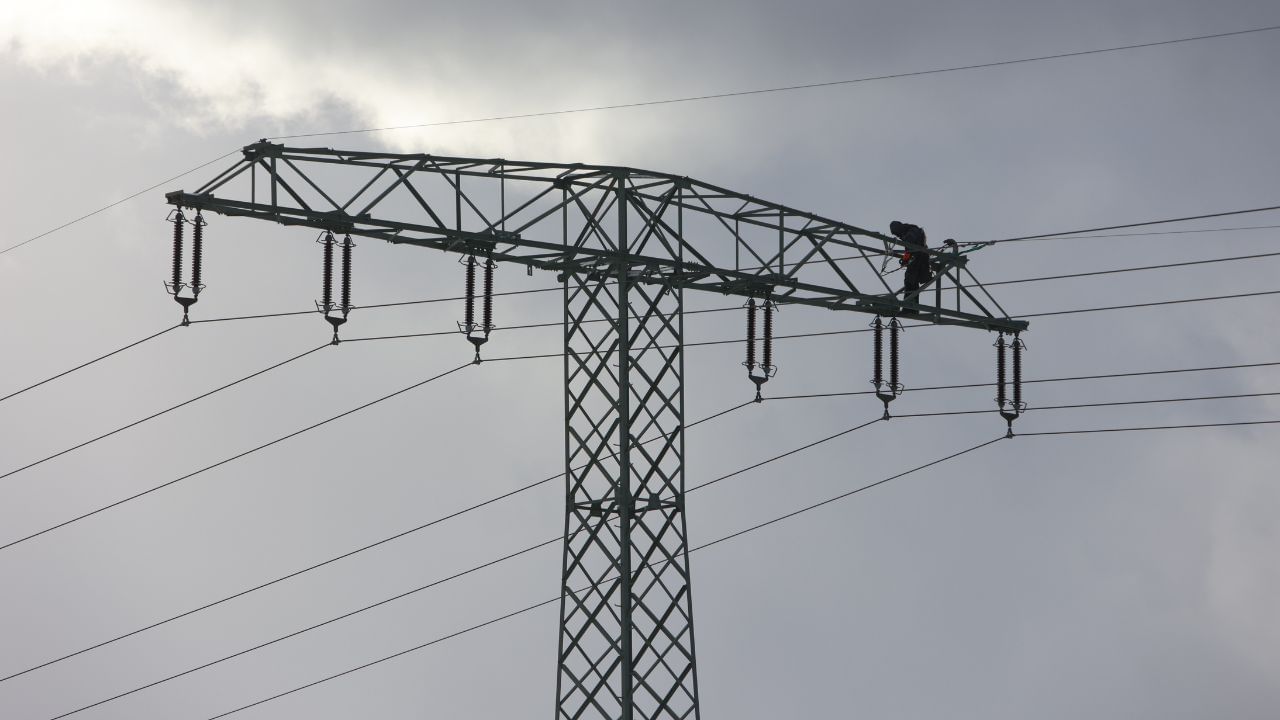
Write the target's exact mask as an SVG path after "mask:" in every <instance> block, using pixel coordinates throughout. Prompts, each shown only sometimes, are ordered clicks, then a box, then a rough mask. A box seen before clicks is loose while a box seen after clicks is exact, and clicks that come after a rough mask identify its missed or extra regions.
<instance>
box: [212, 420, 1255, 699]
mask: <svg viewBox="0 0 1280 720" xmlns="http://www.w3.org/2000/svg"><path fill="white" fill-rule="evenodd" d="M1258 424H1280V420H1263V421H1252V422H1245V423H1204V424H1199V425H1170V426H1161V427H1143V428H1110V429H1103V430H1097V431H1095V432H1128V431H1133V430H1172V429H1182V428H1191V427H1197V428H1208V427H1232V426H1237V425H1258ZM1067 432H1071V431H1061V432H1046V433H1038V434H1042V435H1054V434H1067ZM1034 434H1037V433H1025V434H1023V435H1019V436H1018V437H1026V436H1027V435H1034ZM1002 439H1004V438H1003V437H999V438H995V439H994V440H988V441H986V442H983V443H979V444H977V445H974V446H972V447H970V448H966V449H964V450H961V451H959V452H956V453H952V454H951V455H948V456H946V457H942V458H939V459H937V460H933V461H930V462H928V463H925V464H924V465H919V466H916V467H914V468H912V469H910V470H907V471H904V472H901V473H898V474H897V475H892V476H890V477H887V478H884V479H881V480H877V481H876V482H873V483H869V484H867V485H863V486H860V487H857V488H854V489H853V490H849V491H847V492H844V493H841V494H839V495H835V496H833V497H830V498H828V499H826V500H823V501H821V502H818V503H814V504H812V505H809V506H806V507H804V508H801V509H799V510H795V511H792V512H790V513H787V514H785V515H781V516H778V517H776V518H773V519H770V520H767V521H765V522H763V523H759V524H757V525H754V526H751V527H748V528H745V529H743V530H740V531H738V532H735V533H732V534H730V535H726V536H723V537H720V538H717V539H715V540H712V541H710V542H707V543H703V544H702V545H699V546H697V547H695V548H691V549H690V550H689V552H697V551H699V550H703V549H706V548H708V547H712V546H714V545H718V544H720V543H724V542H727V541H729V540H732V539H736V538H738V537H741V536H743V535H745V534H747V533H750V532H754V531H755V530H759V529H761V528H765V527H769V526H770V525H773V524H776V523H778V522H782V521H783V520H786V519H788V518H792V517H795V516H797V515H800V514H802V513H805V512H809V511H810V510H815V509H817V508H820V507H824V506H826V505H830V504H832V503H835V502H838V501H839V500H843V499H845V498H848V497H851V496H853V495H856V494H858V493H861V492H864V491H866V490H870V489H871V488H874V487H878V486H880V485H884V484H886V483H888V482H891V481H893V480H897V479H899V478H902V477H905V476H907V475H910V474H912V473H915V472H919V471H920V470H924V469H926V468H929V467H933V466H935V465H939V464H941V463H944V462H947V461H949V460H951V459H954V458H957V457H960V456H962V455H965V454H968V453H971V452H974V451H976V450H980V449H982V448H985V447H987V446H989V445H992V444H994V443H997V442H999V441H1000V440H1002ZM561 597H562V596H556V597H552V598H548V599H546V600H543V601H541V602H538V603H534V604H533V605H528V606H525V607H523V608H520V609H519V610H514V611H512V612H509V613H506V614H504V615H500V616H497V617H494V618H490V619H489V620H485V621H484V622H481V623H478V624H476V625H472V626H469V627H466V628H463V629H462V630H458V631H455V632H453V633H449V634H447V635H443V636H440V637H437V638H435V639H433V640H429V641H427V642H425V643H421V644H419V645H415V646H413V647H411V648H407V649H405V650H401V651H399V652H396V653H393V654H391V655H385V656H383V657H380V658H378V659H376V660H372V661H370V662H367V663H364V664H362V665H358V666H356V667H352V668H349V669H347V670H343V671H342V672H338V673H334V674H332V675H328V676H326V677H323V678H320V679H319V680H314V681H312V682H309V683H306V684H304V685H299V686H297V687H294V688H292V689H290V690H286V691H284V692H280V693H276V694H275V695H272V696H270V697H266V698H262V699H261V700H257V701H254V702H252V703H249V704H247V705H242V706H240V707H237V708H235V709H234V710H228V711H226V712H224V713H221V714H219V715H214V716H212V717H210V718H207V720H220V719H221V718H224V717H227V716H230V715H234V714H236V713H238V712H241V711H244V710H248V709H250V708H253V707H257V706H259V705H263V704H266V703H268V702H271V701H273V700H278V699H280V698H282V697H285V696H288V695H293V694H295V693H298V692H301V691H303V690H307V689H310V688H313V687H315V686H317V685H321V684H323V683H326V682H330V681H332V680H336V679H338V678H340V677H344V676H346V675H350V674H352V673H355V672H359V671H361V670H364V669H367V668H370V667H373V666H375V665H379V664H381V663H384V662H388V661H390V660H394V659H396V658H399V657H403V656H405V655H408V654H409V653H413V652H416V651H418V650H422V649H425V648H428V647H431V646H432V645H437V644H439V643H442V642H444V641H446V640H451V639H453V638H455V637H458V636H461V635H465V634H467V633H470V632H473V631H475V630H479V629H481V628H485V627H488V626H490V625H494V624H497V623H500V622H502V621H504V620H508V619H510V618H513V617H516V616H519V615H523V614H526V613H529V612H532V611H534V610H537V609H538V608H541V607H545V606H547V605H551V604H552V603H556V602H559V601H560V599H561Z"/></svg>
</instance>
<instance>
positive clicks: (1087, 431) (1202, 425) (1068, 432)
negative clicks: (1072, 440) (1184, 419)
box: [1018, 420, 1280, 437]
mask: <svg viewBox="0 0 1280 720" xmlns="http://www.w3.org/2000/svg"><path fill="white" fill-rule="evenodd" d="M1276 424H1280V420H1244V421H1240V422H1217V423H1194V424H1188V425H1147V426H1143V427H1118V428H1087V429H1083V430H1043V431H1040V432H1029V433H1021V434H1019V435H1018V437H1035V436H1038V435H1091V434H1094V433H1113V432H1140V431H1144V430H1190V429H1197V428H1220V427H1240V426H1244V425H1276Z"/></svg>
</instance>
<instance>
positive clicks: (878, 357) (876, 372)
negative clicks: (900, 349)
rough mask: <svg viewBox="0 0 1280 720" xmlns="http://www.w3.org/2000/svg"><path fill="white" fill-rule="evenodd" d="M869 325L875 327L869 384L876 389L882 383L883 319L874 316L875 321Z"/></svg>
mask: <svg viewBox="0 0 1280 720" xmlns="http://www.w3.org/2000/svg"><path fill="white" fill-rule="evenodd" d="M871 327H873V328H874V329H875V333H874V334H873V335H872V341H871V352H872V362H871V367H872V371H873V372H872V377H871V384H872V385H875V386H876V390H877V391H878V390H879V389H880V386H881V385H883V384H884V357H883V355H884V321H883V320H881V319H880V316H879V315H877V316H876V321H875V322H874V323H872V325H871Z"/></svg>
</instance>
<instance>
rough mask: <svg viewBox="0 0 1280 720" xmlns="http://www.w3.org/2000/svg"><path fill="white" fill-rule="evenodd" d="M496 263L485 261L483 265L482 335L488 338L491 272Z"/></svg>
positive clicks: (491, 302) (490, 328) (491, 297)
mask: <svg viewBox="0 0 1280 720" xmlns="http://www.w3.org/2000/svg"><path fill="white" fill-rule="evenodd" d="M496 266H497V263H495V262H494V261H493V259H492V258H489V259H486V260H485V263H484V316H483V320H484V328H483V329H484V335H485V337H489V331H490V330H492V329H493V270H494V267H496Z"/></svg>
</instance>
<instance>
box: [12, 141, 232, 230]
mask: <svg viewBox="0 0 1280 720" xmlns="http://www.w3.org/2000/svg"><path fill="white" fill-rule="evenodd" d="M238 152H240V148H236V149H235V150H232V151H231V152H228V153H223V154H222V155H219V156H218V157H216V158H214V159H212V160H208V161H206V162H202V163H200V164H199V165H197V166H195V167H193V168H191V169H190V170H184V171H183V172H181V173H178V174H177V175H174V176H173V177H171V178H165V179H164V180H161V181H160V182H158V183H156V184H154V185H152V186H150V187H145V188H143V189H141V190H139V191H138V192H136V193H133V194H132V195H127V196H125V197H122V198H120V199H119V200H116V201H115V202H113V203H108V204H107V205H103V206H102V207H100V208H98V209H97V210H92V211H90V212H87V213H85V214H84V215H81V216H80V217H78V218H76V219H74V220H68V221H67V222H64V223H62V224H61V225H59V226H58V227H55V228H52V229H49V230H45V231H44V232H42V233H40V234H39V235H33V236H32V237H29V238H27V239H26V240H23V241H22V242H20V243H18V244H16V245H10V246H9V247H7V248H5V249H3V250H0V255H3V254H5V253H7V252H9V251H10V250H17V249H18V248H20V247H22V246H23V245H26V244H27V243H32V242H35V241H36V240H39V239H40V238H42V237H45V236H47V235H52V234H54V233H56V232H58V231H59V230H62V229H64V228H68V227H71V226H72V225H75V224H76V223H78V222H80V221H82V220H88V219H89V218H91V217H93V216H94V215H97V214H98V213H101V212H105V211H107V210H110V209H111V208H113V207H115V206H117V205H121V204H123V203H126V202H129V201H130V200H132V199H134V198H136V197H138V196H139V195H144V194H146V193H149V192H151V191H152V190H155V189H156V188H159V187H160V186H162V185H168V184H169V183H171V182H173V181H174V180H180V179H182V178H184V177H186V176H188V175H190V174H191V173H193V172H195V171H197V170H201V169H203V168H206V167H208V166H210V165H212V164H214V163H216V162H218V161H219V160H222V159H223V158H228V157H231V156H232V155H235V154H236V153H238Z"/></svg>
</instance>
